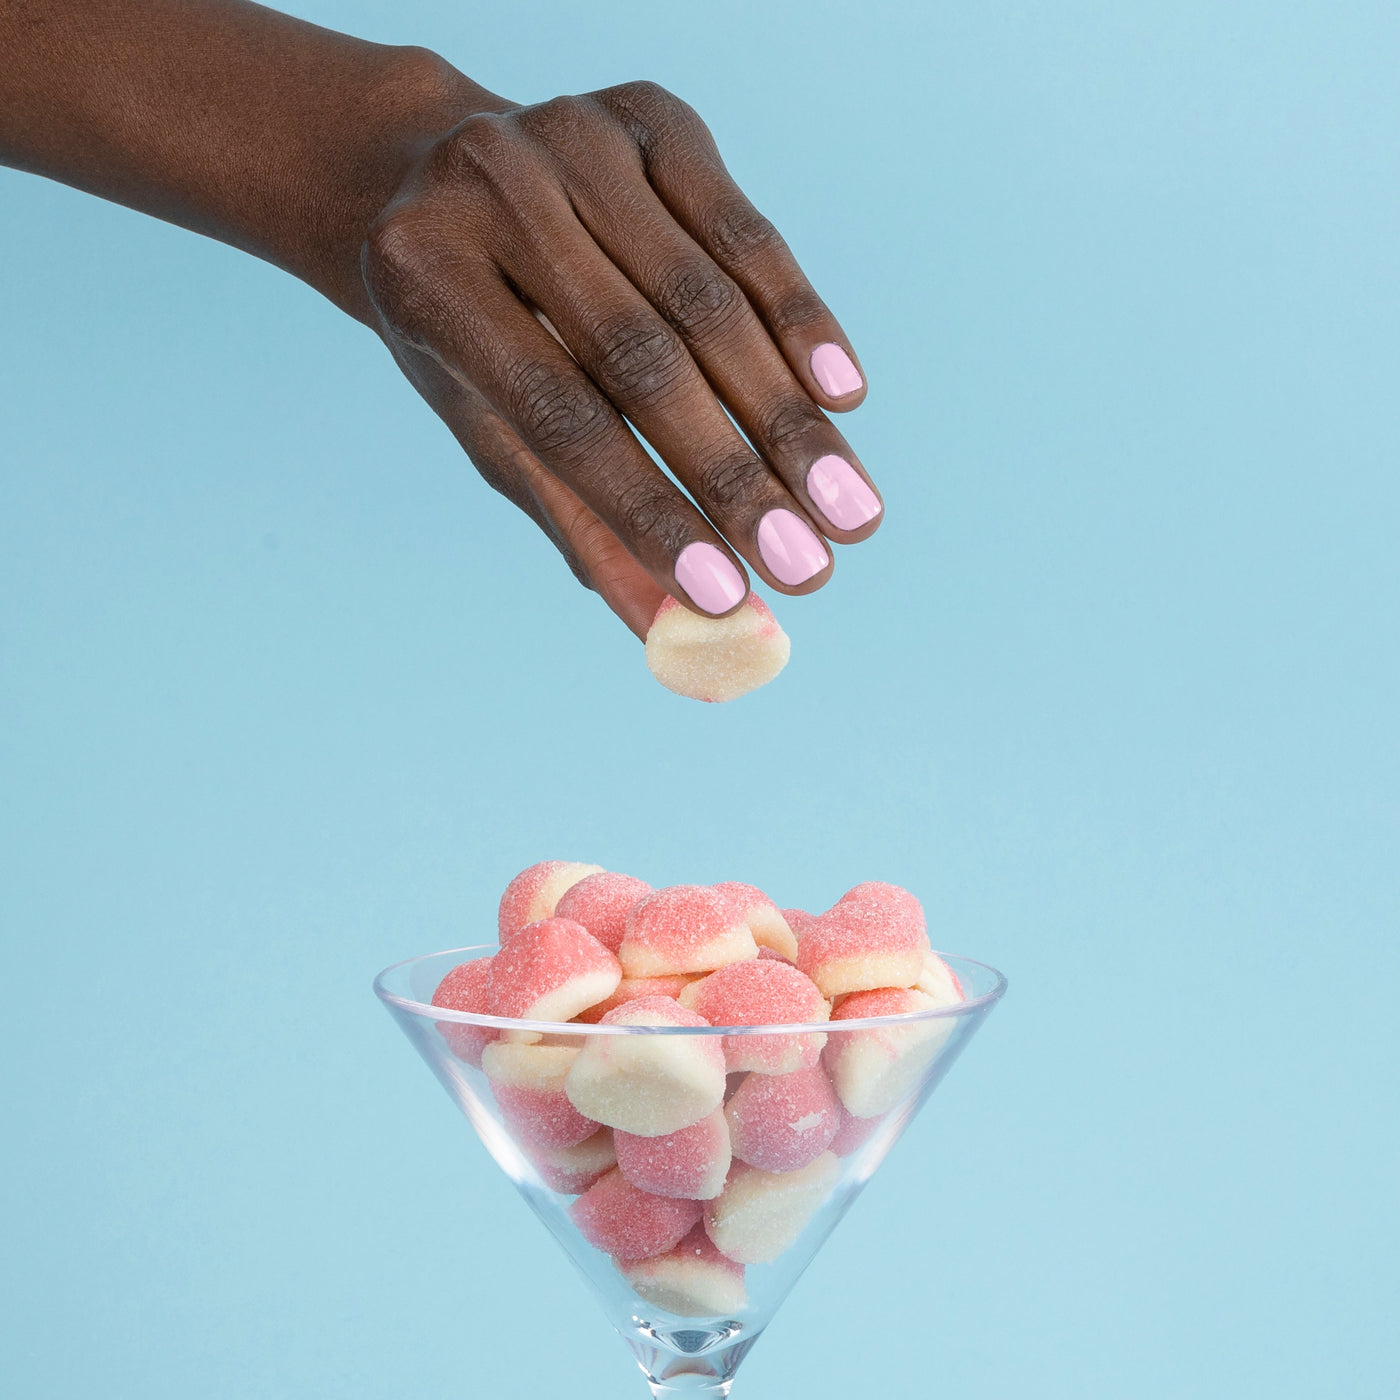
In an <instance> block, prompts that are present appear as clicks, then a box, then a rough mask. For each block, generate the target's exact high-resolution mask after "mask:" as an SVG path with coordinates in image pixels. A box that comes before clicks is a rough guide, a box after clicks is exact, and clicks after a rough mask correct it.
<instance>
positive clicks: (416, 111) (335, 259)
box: [258, 48, 513, 324]
mask: <svg viewBox="0 0 1400 1400" xmlns="http://www.w3.org/2000/svg"><path fill="white" fill-rule="evenodd" d="M512 105H513V104H512V103H510V102H508V101H506V100H505V99H504V98H501V97H499V96H497V95H496V94H495V93H492V92H489V91H488V90H487V89H486V88H483V87H481V86H480V85H479V84H477V83H474V82H473V81H472V80H471V79H470V78H468V77H467V76H466V75H465V74H463V73H462V72H460V71H459V70H458V69H457V68H455V67H453V66H452V65H451V64H450V63H448V62H447V60H446V59H444V58H442V57H440V56H439V55H438V54H435V53H433V52H431V51H430V50H428V49H421V48H381V49H377V52H376V54H375V61H374V63H373V65H372V67H371V69H370V71H369V72H368V73H366V75H365V77H364V80H363V81H362V82H361V83H359V84H357V85H356V86H355V87H354V88H353V89H351V90H342V92H341V93H339V94H338V100H337V103H336V107H337V111H336V116H335V119H334V120H333V123H332V126H331V129H329V130H327V131H325V132H321V133H319V134H318V138H319V139H318V141H317V142H316V143H315V144H314V146H313V147H312V148H311V149H309V150H307V152H306V156H307V159H306V161H305V168H304V169H303V170H302V171H300V172H299V173H298V174H297V176H296V177H295V178H296V183H297V186H298V193H297V196H296V198H295V199H294V200H293V201H292V203H293V205H294V206H295V207H297V208H298V209H299V210H300V214H299V217H297V218H295V219H293V220H291V221H289V223H288V225H287V226H286V227H276V228H273V229H271V230H270V231H269V241H268V247H267V248H265V249H259V250H258V251H259V252H260V253H261V255H262V256H263V257H265V258H267V259H268V260H269V261H271V262H274V263H276V264H278V265H279V266H281V267H283V268H285V269H286V270H287V271H288V272H291V273H292V274H293V275H295V276H297V277H299V278H300V279H301V280H302V281H304V282H307V283H308V284H309V285H310V286H312V287H315V288H316V290H317V291H319V292H321V293H322V295H324V296H325V297H327V298H328V299H329V300H330V301H332V302H334V303H335V304H336V305H337V306H338V307H340V308H341V310H343V311H345V312H346V313H347V314H348V315H351V316H354V317H355V318H356V319H357V320H360V321H364V322H365V323H366V324H372V321H373V309H372V307H371V304H370V300H369V297H368V295H367V293H366V291H365V286H364V280H363V277H362V274H361V270H360V268H361V252H362V249H363V247H364V243H365V237H366V235H367V233H368V231H369V228H370V225H371V224H372V223H373V222H374V220H375V219H376V218H377V217H378V216H379V214H380V213H381V212H382V210H383V209H384V207H385V205H387V204H388V203H389V201H390V200H391V199H392V198H393V196H394V194H395V193H396V191H397V190H398V189H399V188H400V187H401V186H402V184H403V183H404V180H405V179H406V178H407V175H408V173H409V171H410V170H411V169H412V167H413V165H414V163H415V162H416V161H417V160H418V159H419V158H420V157H421V156H422V155H423V154H424V153H425V152H426V151H427V150H428V149H429V148H430V147H431V146H432V145H433V144H434V143H435V142H436V141H438V140H439V139H440V138H441V137H442V136H444V135H445V134H446V133H447V132H449V131H450V130H451V129H452V128H453V127H454V126H456V125H457V124H458V123H459V122H461V121H463V120H465V119H466V118H467V117H469V116H471V115H472V114H473V113H475V112H487V111H491V112H498V111H505V110H506V109H508V108H509V107H511V106H512Z"/></svg>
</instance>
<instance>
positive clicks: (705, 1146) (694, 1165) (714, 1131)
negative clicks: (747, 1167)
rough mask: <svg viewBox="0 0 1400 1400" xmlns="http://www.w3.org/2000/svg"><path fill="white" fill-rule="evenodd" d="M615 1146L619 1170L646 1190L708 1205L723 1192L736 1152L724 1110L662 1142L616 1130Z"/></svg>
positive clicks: (663, 1139)
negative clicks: (731, 1143)
mask: <svg viewBox="0 0 1400 1400" xmlns="http://www.w3.org/2000/svg"><path fill="white" fill-rule="evenodd" d="M613 1142H614V1146H615V1149H616V1151H617V1165H618V1169H619V1170H620V1171H621V1172H622V1174H623V1176H625V1177H626V1178H627V1180H628V1181H630V1182H631V1183H632V1184H633V1185H634V1186H640V1187H641V1188H642V1190H643V1191H650V1192H651V1193H652V1194H653V1195H656V1196H678V1197H682V1198H685V1199H688V1200H692V1201H708V1200H712V1199H713V1198H714V1197H715V1196H718V1195H719V1193H720V1192H721V1191H722V1190H723V1189H724V1179H725V1177H726V1176H727V1175H728V1174H729V1164H730V1161H731V1153H730V1148H729V1124H728V1122H727V1121H726V1118H725V1113H724V1111H723V1110H722V1109H719V1108H717V1109H715V1110H714V1112H713V1113H711V1114H710V1115H709V1116H708V1117H706V1118H702V1119H701V1120H700V1121H699V1122H698V1123H693V1124H692V1125H691V1126H690V1127H688V1128H680V1129H677V1131H676V1132H674V1133H666V1134H665V1135H664V1136H662V1137H639V1136H637V1135H636V1134H635V1133H625V1132H623V1131H622V1130H621V1129H617V1130H615V1131H614V1133H613Z"/></svg>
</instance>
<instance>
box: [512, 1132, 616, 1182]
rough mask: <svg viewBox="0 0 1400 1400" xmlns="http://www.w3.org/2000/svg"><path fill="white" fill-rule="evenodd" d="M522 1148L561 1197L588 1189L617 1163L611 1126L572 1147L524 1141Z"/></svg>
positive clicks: (521, 1144)
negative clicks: (548, 1145)
mask: <svg viewBox="0 0 1400 1400" xmlns="http://www.w3.org/2000/svg"><path fill="white" fill-rule="evenodd" d="M520 1148H521V1150H522V1151H523V1152H524V1153H525V1155H526V1156H527V1157H528V1158H529V1159H530V1161H531V1162H532V1163H533V1164H534V1168H535V1170H536V1171H537V1172H539V1174H540V1179H541V1180H542V1181H543V1182H544V1184H545V1185H546V1186H547V1187H549V1189H550V1190H551V1191H557V1192H559V1194H560V1195H561V1196H577V1195H579V1194H580V1193H581V1192H583V1191H587V1190H588V1188H589V1187H590V1186H592V1185H593V1183H594V1182H595V1181H597V1180H598V1178H599V1177H601V1176H603V1175H604V1174H605V1173H607V1172H609V1171H611V1170H612V1169H613V1167H615V1166H616V1165H617V1153H616V1152H614V1151H613V1140H612V1129H611V1128H599V1129H598V1131H597V1132H596V1133H594V1134H593V1136H592V1137H590V1138H585V1139H584V1141H582V1142H580V1143H578V1144H577V1145H576V1146H573V1147H537V1146H536V1145H534V1144H533V1143H528V1142H521V1143H520Z"/></svg>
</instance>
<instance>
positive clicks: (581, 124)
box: [516, 97, 596, 145]
mask: <svg viewBox="0 0 1400 1400" xmlns="http://www.w3.org/2000/svg"><path fill="white" fill-rule="evenodd" d="M595 120H596V118H594V115H593V113H592V112H591V111H590V109H589V107H588V105H587V104H586V103H584V102H581V101H580V100H579V99H578V98H577V97H552V98H550V100H549V101H548V102H538V103H536V104H535V105H534V106H533V107H527V108H525V110H524V111H523V112H520V113H518V114H517V116H516V121H517V122H518V124H519V125H520V126H521V127H522V128H523V129H524V130H525V131H527V132H529V133H530V135H532V136H534V137H537V138H538V139H540V140H543V141H545V142H546V143H547V144H550V145H556V144H559V143H561V142H568V141H571V140H574V139H577V138H578V137H580V136H583V135H585V134H586V133H587V132H588V130H589V129H590V128H591V127H592V126H593V125H594V123H595Z"/></svg>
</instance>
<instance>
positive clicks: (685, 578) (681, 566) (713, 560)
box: [676, 540, 749, 614]
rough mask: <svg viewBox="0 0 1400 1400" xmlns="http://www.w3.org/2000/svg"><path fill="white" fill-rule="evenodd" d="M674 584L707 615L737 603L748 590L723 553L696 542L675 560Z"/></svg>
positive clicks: (702, 542) (727, 609) (722, 610)
mask: <svg viewBox="0 0 1400 1400" xmlns="http://www.w3.org/2000/svg"><path fill="white" fill-rule="evenodd" d="M676 582H677V583H678V584H680V586H681V587H682V588H683V589H685V591H686V596H687V597H689V599H690V601H691V602H692V603H694V604H695V606H696V607H697V608H701V609H703V610H704V611H705V612H707V613H715V614H719V613H726V612H728V611H729V609H730V608H732V607H733V606H734V605H735V603H741V602H743V600H744V595H745V594H746V593H747V592H748V591H749V590H748V589H747V588H745V587H744V580H743V578H742V576H741V575H740V573H739V571H738V569H736V568H735V567H734V565H733V564H731V563H730V562H729V557H728V556H727V555H726V554H725V553H724V551H723V550H719V549H716V548H715V547H714V545H712V544H706V543H705V542H704V541H703V540H696V541H695V543H694V544H688V545H686V547H685V548H684V549H683V550H681V552H680V554H679V555H677V557H676Z"/></svg>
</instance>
